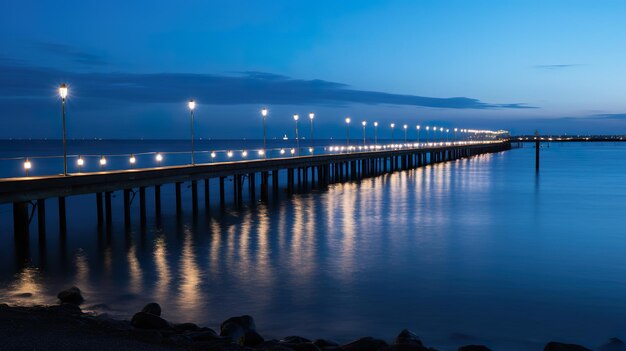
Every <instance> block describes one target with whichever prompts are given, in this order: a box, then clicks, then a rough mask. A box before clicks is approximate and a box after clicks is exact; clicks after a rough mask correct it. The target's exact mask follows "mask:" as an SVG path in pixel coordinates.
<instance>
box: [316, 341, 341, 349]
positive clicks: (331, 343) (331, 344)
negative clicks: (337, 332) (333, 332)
mask: <svg viewBox="0 0 626 351" xmlns="http://www.w3.org/2000/svg"><path fill="white" fill-rule="evenodd" d="M313 343H314V344H315V346H317V347H319V348H320V349H322V348H324V347H336V346H339V344H337V343H336V342H334V341H331V340H326V339H316V340H315V341H313Z"/></svg>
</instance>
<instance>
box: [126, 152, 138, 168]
mask: <svg viewBox="0 0 626 351" xmlns="http://www.w3.org/2000/svg"><path fill="white" fill-rule="evenodd" d="M128 162H130V167H131V168H132V167H134V166H135V162H137V159H136V158H135V155H130V158H129V159H128Z"/></svg>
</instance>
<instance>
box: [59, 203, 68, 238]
mask: <svg viewBox="0 0 626 351" xmlns="http://www.w3.org/2000/svg"><path fill="white" fill-rule="evenodd" d="M59 231H60V232H61V234H65V232H66V231H67V222H66V216H65V197H64V196H61V197H59Z"/></svg>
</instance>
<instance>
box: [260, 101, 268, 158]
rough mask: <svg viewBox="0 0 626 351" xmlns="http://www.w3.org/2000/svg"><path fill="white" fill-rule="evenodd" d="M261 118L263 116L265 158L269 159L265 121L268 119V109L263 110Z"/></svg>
mask: <svg viewBox="0 0 626 351" xmlns="http://www.w3.org/2000/svg"><path fill="white" fill-rule="evenodd" d="M261 116H263V158H267V144H266V135H265V131H266V129H265V120H266V119H267V107H263V108H262V109H261Z"/></svg>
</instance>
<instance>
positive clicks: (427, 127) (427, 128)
mask: <svg viewBox="0 0 626 351" xmlns="http://www.w3.org/2000/svg"><path fill="white" fill-rule="evenodd" d="M429 129H430V127H429V126H426V146H428V130H429Z"/></svg>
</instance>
